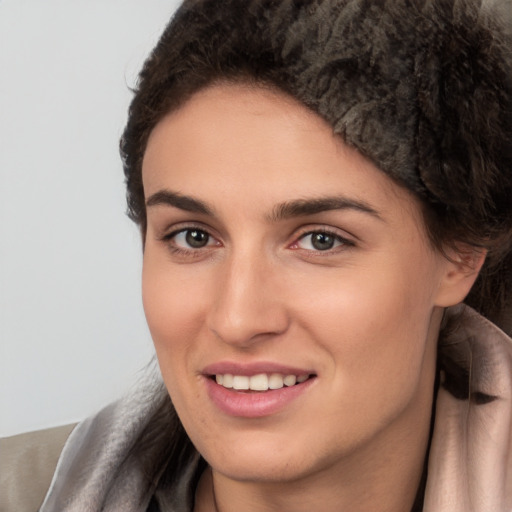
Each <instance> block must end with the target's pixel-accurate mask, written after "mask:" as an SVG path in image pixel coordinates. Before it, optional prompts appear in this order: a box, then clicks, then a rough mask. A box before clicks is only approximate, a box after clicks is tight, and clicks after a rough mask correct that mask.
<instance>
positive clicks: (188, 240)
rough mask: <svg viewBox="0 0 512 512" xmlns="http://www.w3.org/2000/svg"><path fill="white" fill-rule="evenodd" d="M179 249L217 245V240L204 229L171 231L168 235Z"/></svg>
mask: <svg viewBox="0 0 512 512" xmlns="http://www.w3.org/2000/svg"><path fill="white" fill-rule="evenodd" d="M166 238H168V240H171V241H172V242H173V244H174V245H175V246H176V247H177V248H179V249H185V250H186V249H202V248H203V247H206V246H208V245H215V244H216V241H215V239H214V238H213V237H211V236H210V235H209V234H208V233H207V232H206V231H203V230H202V229H196V228H189V229H182V230H181V231H177V232H174V233H171V234H170V235H169V236H168V237H166Z"/></svg>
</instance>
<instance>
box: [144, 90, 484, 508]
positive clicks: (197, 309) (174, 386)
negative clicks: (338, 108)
mask: <svg viewBox="0 0 512 512" xmlns="http://www.w3.org/2000/svg"><path fill="white" fill-rule="evenodd" d="M143 181H144V190H145V196H146V198H147V199H150V198H153V201H151V199H150V200H149V205H148V210H147V213H148V227H147V233H146V238H145V249H144V266H143V300H144V308H145V313H146V317H147V321H148V325H149V328H150V331H151V334H152V337H153V340H154V343H155V347H156V352H157V356H158V360H159V364H160V368H161V370H162V374H163V377H164V381H165V384H166V386H167V388H168V390H169V393H170V395H171V397H172V399H173V402H174V405H175V407H176V410H177V412H178V414H179V416H180V419H181V421H182V423H183V425H184V427H185V429H186V430H187V433H188V434H189V436H190V438H191V440H192V441H193V443H194V444H195V446H196V447H197V449H198V450H199V451H200V453H201V454H202V455H203V456H204V457H205V459H206V460H207V461H208V463H209V464H210V466H211V468H212V469H211V471H208V472H206V473H205V475H204V478H203V479H202V481H201V484H200V486H199V488H198V493H197V497H198V500H197V504H196V510H198V511H201V510H204V511H207V510H215V508H216V509H217V510H219V511H222V512H229V511H232V510H233V511H234V510H244V511H247V512H250V511H263V510H265V511H272V510H276V511H277V510H279V511H281V512H283V511H288V510H290V511H291V510H293V511H295V512H297V511H303V510H304V511H306V510H307V511H310V510H313V509H315V506H316V505H317V504H318V503H322V510H324V511H325V512H329V511H331V510H332V511H334V510H337V511H339V510H353V511H375V510H379V511H383V512H384V511H393V512H399V511H404V512H408V511H409V510H410V508H411V506H412V503H413V501H414V496H415V494H416V489H417V486H418V482H419V479H420V476H421V472H422V466H423V462H424V457H425V451H426V447H427V442H428V434H429V423H430V414H431V408H432V394H433V385H434V376H435V358H436V340H437V335H438V331H439V325H440V322H441V318H442V308H443V307H446V306H449V305H452V304H456V303H458V302H460V301H461V300H462V299H463V297H464V296H465V295H466V293H467V292H468V290H469V288H470V287H471V285H472V283H473V281H474V279H475V277H476V270H474V269H473V271H468V269H467V267H466V265H464V264H463V262H461V261H460V260H457V258H453V260H451V261H449V260H447V259H446V258H445V257H444V256H442V255H441V254H440V253H438V252H436V251H434V250H433V249H432V248H431V246H430V244H429V242H428V240H427V236H426V233H425V229H424V227H423V224H422V219H421V214H420V206H419V204H418V202H417V200H416V199H415V198H414V197H413V196H412V195H411V194H410V193H409V192H408V191H406V190H405V189H403V188H401V187H400V186H398V185H397V184H395V183H394V182H393V181H391V179H390V178H388V177H387V176H386V175H385V174H384V173H382V172H381V171H379V170H378V169H377V168H376V167H375V166H374V165H373V164H372V163H371V162H369V161H368V160H366V159H365V158H364V157H362V156H361V155H360V154H359V153H358V152H357V151H355V150H353V149H351V148H349V147H347V146H346V145H345V144H344V143H343V142H342V141H341V140H340V139H339V138H338V137H336V136H334V135H333V134H332V130H331V128H330V127H329V126H328V125H327V124H326V123H325V122H324V121H323V120H322V119H320V118H319V117H318V116H317V115H316V114H313V113H311V112H310V111H308V110H307V109H306V108H305V107H303V106H301V105H299V104H297V103H296V102H295V101H294V100H292V99H290V98H288V97H287V96H284V95H282V94H280V93H276V92H273V91H270V90H265V89H259V88H249V87H248V86H242V85H216V86H212V87H211V88H209V89H206V90H203V91H201V92H199V93H197V94H196V95H195V96H193V97H192V99H190V100H189V101H188V102H187V103H186V104H185V105H184V106H183V107H182V108H181V109H180V110H179V111H177V112H174V113H171V114H169V115H168V116H167V117H165V118H164V119H163V120H162V121H161V122H160V123H159V124H158V125H157V126H156V127H155V129H154V130H153V132H152V134H151V136H150V138H149V141H148V146H147V149H146V153H145V157H144V162H143ZM162 192H166V193H167V192H172V193H174V194H180V195H182V196H187V197H189V198H193V199H195V200H196V201H201V202H202V203H203V204H204V205H206V206H207V209H208V210H209V211H208V212H207V211H206V210H205V211H202V212H201V211H193V212H192V211H187V210H186V209H184V208H187V209H190V202H189V203H184V202H183V201H182V202H181V204H180V207H176V206H172V205H170V204H164V202H162V201H161V200H160V201H159V200H157V199H155V197H156V198H158V197H162V194H161V193H162ZM159 193H160V196H155V194H159ZM325 197H329V198H333V197H336V198H339V197H343V198H344V199H345V200H349V201H351V202H352V203H351V204H354V203H355V204H357V205H358V206H359V207H358V208H355V207H349V208H341V209H333V210H327V211H320V212H316V213H310V214H307V215H306V214H301V215H298V216H297V215H295V214H294V212H290V211H288V214H289V215H286V216H284V217H281V216H279V215H278V213H279V212H282V211H283V210H286V209H285V208H284V209H283V208H282V205H283V204H289V203H290V202H292V201H297V200H302V201H304V200H311V199H319V198H325ZM361 205H364V208H366V210H367V211H363V210H362V209H361V208H360V206H361ZM196 206H197V205H195V206H194V209H196V210H197V208H196ZM288 210H289V209H288ZM295 213H296V212H295ZM302 213H304V212H302ZM186 229H189V230H193V229H198V230H201V231H202V232H204V233H207V234H208V237H206V238H205V240H206V241H207V244H206V245H205V246H204V247H200V248H192V247H190V246H189V245H187V239H186V237H185V234H186V231H184V230H186ZM325 231H327V232H328V233H331V234H332V236H334V240H335V243H334V245H333V247H332V248H330V249H328V250H318V249H316V248H315V246H314V245H313V244H312V238H311V235H310V233H311V232H315V233H318V232H320V233H322V232H325ZM176 233H179V234H176ZM189 233H190V231H189ZM204 236H206V235H204ZM479 263H481V261H479ZM219 361H229V362H235V363H241V364H242V363H253V362H261V361H265V362H269V361H270V362H275V363H279V364H283V365H288V366H292V367H296V368H300V369H305V370H307V371H308V373H314V374H315V379H314V381H313V382H312V383H311V385H310V386H309V387H308V388H307V390H306V391H304V392H303V393H302V394H300V396H298V397H297V398H295V399H294V400H293V401H291V402H290V403H287V404H286V405H285V406H284V407H283V408H282V409H280V410H279V411H278V412H277V413H274V414H271V415H268V416H264V417H261V418H240V417H234V416H231V415H228V414H226V413H224V412H222V411H221V410H220V409H219V408H218V407H217V406H216V405H215V404H214V403H213V402H212V401H211V399H210V398H209V396H208V393H207V392H206V377H205V376H204V374H203V373H204V368H205V367H206V366H207V365H211V364H213V363H218V362H219Z"/></svg>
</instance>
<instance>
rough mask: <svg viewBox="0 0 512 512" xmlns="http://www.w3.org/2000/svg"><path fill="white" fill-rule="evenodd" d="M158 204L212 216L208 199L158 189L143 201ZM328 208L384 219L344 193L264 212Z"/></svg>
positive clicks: (279, 214) (275, 214)
mask: <svg viewBox="0 0 512 512" xmlns="http://www.w3.org/2000/svg"><path fill="white" fill-rule="evenodd" d="M160 205H165V206H173V207H174V208H178V209H180V210H184V211H187V212H192V213H200V214H203V215H208V216H211V217H213V216H214V213H213V212H214V209H213V208H212V207H211V206H209V205H208V204H207V203H205V202H203V201H200V200H199V199H194V198H192V197H190V196H186V195H183V194H180V193H178V192H172V191H170V190H160V191H158V192H156V193H155V194H153V195H151V196H150V197H149V198H148V199H147V201H146V207H148V208H149V207H151V206H160ZM331 210H355V211H357V212H361V213H366V214H369V215H371V216H373V217H375V218H377V219H379V220H384V219H383V218H382V217H381V215H380V214H379V212H378V211H377V210H375V209H374V208H372V207H371V206H370V205H369V204H367V203H365V202H364V201H361V200H357V199H351V198H348V197H343V196H333V197H318V198H312V199H296V200H293V201H286V202H284V203H280V204H278V205H276V206H274V208H273V209H272V212H271V213H270V215H268V216H267V220H269V221H270V222H279V221H280V220H285V219H290V218H293V217H305V216H308V215H315V214H317V213H321V212H325V211H331Z"/></svg>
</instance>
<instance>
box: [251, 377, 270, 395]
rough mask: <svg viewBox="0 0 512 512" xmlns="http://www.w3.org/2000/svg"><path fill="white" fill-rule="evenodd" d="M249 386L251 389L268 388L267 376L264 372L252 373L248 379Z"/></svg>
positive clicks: (261, 389)
mask: <svg viewBox="0 0 512 512" xmlns="http://www.w3.org/2000/svg"><path fill="white" fill-rule="evenodd" d="M249 388H250V389H252V390H253V391H267V389H268V377H267V375H266V374H265V373H260V374H259V375H253V376H252V377H251V378H250V379H249Z"/></svg>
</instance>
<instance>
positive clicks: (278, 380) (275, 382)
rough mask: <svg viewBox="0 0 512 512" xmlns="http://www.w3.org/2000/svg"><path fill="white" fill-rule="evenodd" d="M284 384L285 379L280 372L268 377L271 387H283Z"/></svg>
mask: <svg viewBox="0 0 512 512" xmlns="http://www.w3.org/2000/svg"><path fill="white" fill-rule="evenodd" d="M283 386H284V379H283V376H282V375H281V374H280V373H273V374H272V375H271V376H270V377H269V378H268V388H269V389H281V388H282V387H283Z"/></svg>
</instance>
